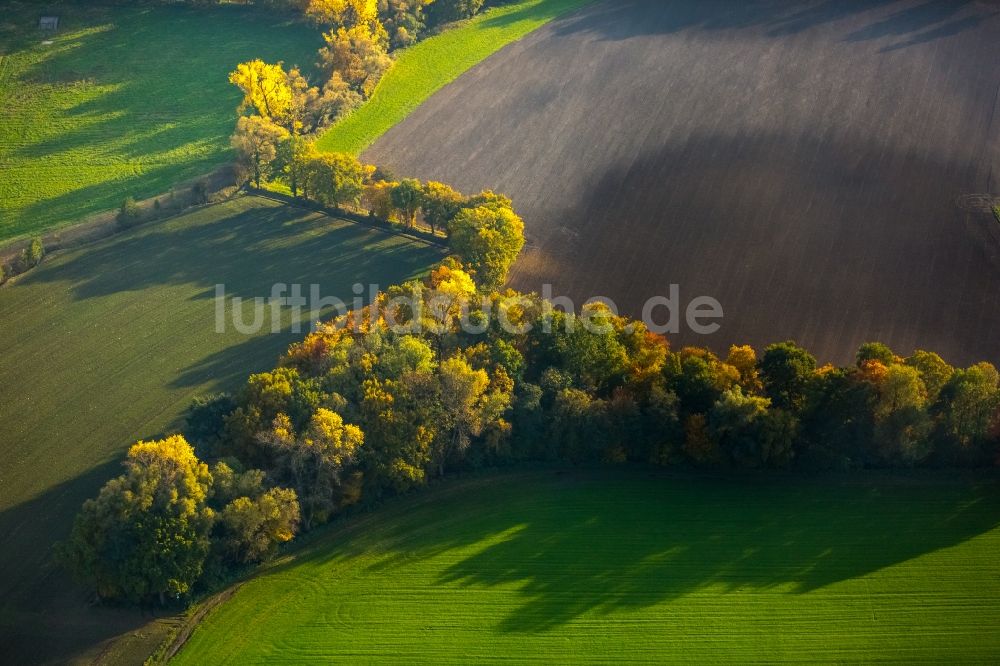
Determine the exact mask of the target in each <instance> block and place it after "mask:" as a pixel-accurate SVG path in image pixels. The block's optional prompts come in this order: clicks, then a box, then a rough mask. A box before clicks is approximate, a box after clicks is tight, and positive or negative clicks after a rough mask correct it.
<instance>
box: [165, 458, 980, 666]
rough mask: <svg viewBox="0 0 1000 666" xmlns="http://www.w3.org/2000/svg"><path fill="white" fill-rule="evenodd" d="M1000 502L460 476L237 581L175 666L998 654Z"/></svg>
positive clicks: (949, 484) (782, 486) (952, 490)
mask: <svg viewBox="0 0 1000 666" xmlns="http://www.w3.org/2000/svg"><path fill="white" fill-rule="evenodd" d="M998 510H1000V484H998V482H997V480H996V479H995V478H989V479H987V478H978V479H977V478H967V479H955V478H951V479H947V480H945V479H941V478H940V477H939V478H936V479H935V478H934V477H932V476H913V477H909V478H907V477H901V476H886V475H874V474H873V475H868V476H862V477H860V478H857V477H856V478H846V477H831V478H813V479H795V478H790V477H781V476H776V477H761V476H757V477H738V476H737V477H732V478H724V477H709V476H696V475H678V474H668V473H659V472H643V471H638V470H628V469H612V470H599V471H593V472H591V471H580V470H568V471H543V472H529V473H506V474H499V475H491V476H488V477H486V478H480V479H473V480H465V481H458V482H449V483H446V484H443V485H442V486H439V487H437V488H436V489H434V490H431V491H428V492H425V493H421V494H417V495H414V496H411V497H408V498H403V499H400V500H396V501H394V502H392V503H390V504H389V505H388V506H386V507H384V508H383V509H380V510H378V511H376V512H374V513H372V514H370V515H367V516H362V517H357V518H354V519H350V520H348V521H346V522H345V523H344V524H343V526H342V527H340V528H333V529H331V531H330V533H329V534H327V535H326V536H325V537H321V538H320V539H319V541H318V542H317V544H316V545H315V546H314V547H312V548H309V549H307V550H306V551H304V552H303V553H302V554H301V555H299V556H298V557H296V558H295V559H293V560H291V561H289V562H286V563H283V564H281V565H279V566H277V567H276V568H275V569H273V570H272V571H270V572H267V573H264V574H263V575H261V576H259V577H257V578H255V579H253V580H251V581H249V582H247V583H245V584H244V585H243V586H242V587H241V588H240V589H239V590H238V591H237V592H236V594H235V595H234V596H233V597H232V599H231V600H230V601H229V602H227V603H225V604H224V605H222V606H221V607H219V608H218V609H217V610H215V611H214V612H213V613H212V614H210V615H209V616H208V618H207V619H206V620H205V621H204V622H203V623H202V625H201V626H200V627H199V628H198V629H197V630H196V631H195V632H194V634H193V635H192V636H191V638H190V640H189V642H188V643H187V645H186V646H185V648H184V649H183V650H182V651H181V653H180V655H179V657H178V659H177V663H179V664H189V663H190V664H200V663H265V662H267V661H269V660H272V659H275V658H280V659H282V660H287V661H330V660H334V661H336V660H338V659H343V660H352V661H357V660H362V661H367V660H372V661H385V662H390V663H392V662H397V663H398V662H400V661H421V662H424V661H426V662H428V663H451V662H468V661H473V662H475V661H482V660H487V659H489V658H495V657H498V656H503V657H504V658H505V659H511V660H515V661H522V660H523V661H540V662H550V663H551V662H553V661H556V662H562V663H570V662H572V663H577V662H594V661H609V662H614V663H619V662H623V661H657V660H658V661H663V660H687V661H694V662H706V661H717V660H720V659H722V660H725V661H743V662H746V661H762V660H765V661H791V662H805V661H815V660H822V661H859V660H861V661H880V660H887V659H888V660H912V659H917V660H920V659H932V660H933V659H944V658H947V659H948V660H950V661H988V660H991V659H993V658H995V657H996V655H997V654H998V653H1000V636H998V635H997V633H996V631H995V627H996V626H997V623H998V622H1000V595H998V593H1000V577H998V573H1000V563H998V562H997V559H996V556H995V554H996V552H997V548H998V546H1000V528H998V523H1000V517H998V516H1000V511H998Z"/></svg>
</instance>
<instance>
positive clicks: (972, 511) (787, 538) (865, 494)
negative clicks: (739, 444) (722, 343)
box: [372, 472, 1000, 632]
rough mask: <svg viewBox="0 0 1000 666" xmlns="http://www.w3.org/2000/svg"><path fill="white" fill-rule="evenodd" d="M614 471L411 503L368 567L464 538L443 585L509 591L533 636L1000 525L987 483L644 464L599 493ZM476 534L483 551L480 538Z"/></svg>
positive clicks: (789, 581) (774, 586)
mask: <svg viewBox="0 0 1000 666" xmlns="http://www.w3.org/2000/svg"><path fill="white" fill-rule="evenodd" d="M575 475H576V473H572V472H571V473H570V476H575ZM609 476H610V477H611V478H615V477H614V476H613V474H612V475H605V476H603V477H602V476H601V475H591V476H589V477H586V476H584V479H583V480H582V481H581V480H571V481H569V482H567V481H566V480H562V481H561V480H559V479H558V478H557V479H555V480H546V481H540V482H539V484H538V487H539V490H540V492H539V493H538V494H537V495H535V494H534V493H526V492H524V487H523V486H519V488H520V490H519V491H518V492H516V493H506V494H505V492H504V491H503V490H500V491H497V490H494V489H490V490H482V491H480V492H479V493H471V492H470V493H468V494H467V497H464V498H463V508H462V509H461V510H458V511H455V506H453V505H450V509H451V511H452V512H454V513H451V514H450V513H449V511H448V509H447V508H446V509H445V510H442V509H441V508H440V507H429V508H427V509H422V510H417V511H415V512H413V513H411V514H410V516H409V517H408V518H407V520H406V521H398V522H394V523H393V524H392V530H393V537H394V540H398V541H397V543H398V548H392V550H391V552H392V553H393V555H392V556H390V557H388V558H386V559H383V560H382V561H380V562H379V563H378V564H377V565H374V566H373V567H372V570H383V569H384V570H391V568H392V567H393V566H397V565H399V564H407V563H411V562H412V560H413V559H420V558H428V557H432V556H435V555H441V554H446V553H447V552H448V551H449V550H452V549H455V548H460V547H461V548H468V547H470V546H473V547H474V548H473V550H476V553H475V554H474V555H471V556H467V557H464V558H463V559H460V560H459V561H457V562H455V563H454V564H452V565H451V566H449V567H448V568H447V569H446V570H445V571H444V573H443V574H442V575H441V576H440V579H439V582H440V583H441V584H459V585H462V586H469V587H494V586H501V585H502V586H504V587H505V589H508V590H509V589H511V586H514V587H515V588H516V589H517V590H519V594H520V595H521V597H522V598H523V603H522V604H521V605H520V607H518V608H517V609H516V610H514V611H513V612H511V613H510V614H509V615H508V616H507V617H505V618H504V619H503V620H502V622H501V624H500V629H501V630H503V631H507V632H535V631H545V630H547V629H551V628H553V627H556V626H558V625H561V624H563V623H565V622H568V621H570V620H572V619H574V618H577V617H579V616H581V615H583V614H585V613H592V612H597V613H610V612H613V611H618V610H629V609H639V608H643V607H647V606H651V605H654V604H658V603H661V602H667V601H670V600H671V599H675V598H678V597H680V596H682V595H687V594H691V593H694V592H698V591H699V590H707V589H711V590H712V592H713V593H722V594H725V593H729V592H736V591H746V590H757V591H771V592H775V593H786V594H802V593H807V592H809V591H812V590H816V589H818V588H822V587H825V586H828V585H834V584H837V583H840V582H845V581H850V580H851V579H854V578H857V577H859V576H865V575H868V574H872V573H874V572H877V571H879V570H881V569H883V568H886V567H890V566H893V565H896V564H900V563H903V562H907V561H909V560H912V559H914V558H917V557H920V556H922V555H925V554H928V553H933V552H934V551H937V550H940V549H942V548H947V547H950V546H954V545H956V544H960V543H962V542H964V541H966V540H968V539H971V538H973V537H975V536H977V535H980V534H983V533H985V532H987V531H989V530H992V529H994V528H996V527H997V526H998V525H1000V486H998V485H997V482H996V481H995V480H980V481H978V482H972V483H968V484H961V483H953V482H950V481H944V482H942V481H941V480H940V479H939V480H938V481H934V480H933V479H932V478H930V477H921V478H923V481H918V482H916V483H913V482H911V481H910V480H906V479H904V478H898V477H897V478H895V479H888V480H885V479H884V478H883V480H881V481H878V480H875V481H861V480H848V481H844V482H835V483H829V482H827V481H820V482H814V481H809V480H802V479H790V478H781V477H776V478H773V479H761V478H746V477H743V478H736V479H718V478H703V479H699V478H691V477H681V478H677V477H670V476H666V475H658V474H655V473H650V474H649V475H648V476H641V475H638V474H637V475H636V476H635V478H633V479H631V480H629V481H627V482H626V483H627V484H628V485H627V489H626V490H623V489H622V485H621V484H622V481H621V480H620V479H619V480H618V481H617V484H618V485H616V487H615V489H614V490H613V491H612V492H611V493H610V495H608V500H607V501H605V493H604V492H602V486H603V485H604V484H605V483H608V478H609ZM928 479H930V480H928ZM495 483H496V484H497V485H502V484H503V477H500V478H498V479H496V480H495ZM538 498H541V499H538ZM455 513H457V515H458V516H460V518H459V520H455V521H453V519H452V518H453V515H455ZM470 523H471V526H470ZM480 542H482V543H483V544H484V546H485V547H483V548H481V549H479V548H477V547H475V546H476V544H478V543H480ZM486 544H489V545H486ZM446 561H447V560H446ZM920 584H921V583H920V582H919V581H914V585H917V586H919V585H920Z"/></svg>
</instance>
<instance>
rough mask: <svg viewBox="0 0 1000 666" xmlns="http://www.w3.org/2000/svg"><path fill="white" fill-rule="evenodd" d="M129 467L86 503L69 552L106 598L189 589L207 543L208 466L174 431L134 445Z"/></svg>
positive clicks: (66, 556) (74, 567) (67, 546)
mask: <svg viewBox="0 0 1000 666" xmlns="http://www.w3.org/2000/svg"><path fill="white" fill-rule="evenodd" d="M125 470H126V471H125V473H124V474H123V475H121V476H119V477H118V478H116V479H112V480H111V481H109V482H108V483H107V484H105V486H104V487H103V488H102V489H101V492H100V494H99V495H98V496H97V497H96V498H95V499H91V500H88V501H87V502H85V503H84V505H83V509H82V510H81V511H80V513H79V515H78V516H77V518H76V522H75V523H74V525H73V531H72V534H71V535H70V539H69V541H68V542H67V543H66V544H65V547H64V549H63V558H64V560H65V561H66V562H67V563H68V565H69V567H70V568H71V569H72V570H73V571H74V573H75V574H76V575H77V576H78V577H79V578H81V579H82V580H84V581H86V582H87V583H88V584H90V585H92V586H93V587H94V589H95V590H96V591H97V593H98V594H99V595H100V596H101V597H103V598H106V599H117V598H123V599H128V600H131V601H136V602H138V601H142V600H146V599H150V598H159V600H160V601H161V603H162V602H164V601H165V600H166V599H167V598H168V597H170V598H174V597H177V596H180V595H183V594H187V593H188V592H190V590H191V586H192V585H194V583H195V581H197V580H198V578H199V576H200V575H201V573H202V567H203V565H204V562H205V558H206V556H207V554H208V551H209V533H210V530H211V528H212V523H213V512H212V510H211V509H210V508H209V507H208V505H207V499H208V495H209V491H210V489H211V485H212V475H211V474H210V473H209V470H208V466H207V465H205V464H204V463H202V462H201V461H200V460H198V458H197V457H195V454H194V449H192V448H191V446H190V445H189V444H188V443H187V442H186V441H185V440H184V438H183V437H181V436H180V435H175V436H173V437H170V438H167V439H164V440H160V441H153V442H138V443H137V444H135V445H133V446H132V447H131V448H130V449H129V451H128V456H127V457H126V459H125Z"/></svg>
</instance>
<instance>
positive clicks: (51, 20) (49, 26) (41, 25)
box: [38, 16, 59, 30]
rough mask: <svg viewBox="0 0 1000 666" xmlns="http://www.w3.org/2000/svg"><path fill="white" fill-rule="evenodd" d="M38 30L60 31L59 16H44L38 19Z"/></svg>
mask: <svg viewBox="0 0 1000 666" xmlns="http://www.w3.org/2000/svg"><path fill="white" fill-rule="evenodd" d="M38 29H39V30H58V29H59V17H58V16H43V17H41V18H40V19H38Z"/></svg>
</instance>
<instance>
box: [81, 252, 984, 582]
mask: <svg viewBox="0 0 1000 666" xmlns="http://www.w3.org/2000/svg"><path fill="white" fill-rule="evenodd" d="M470 265H473V266H476V271H477V272H481V271H482V270H483V269H482V266H481V265H479V264H475V263H473V262H472V260H470ZM501 277H504V276H497V279H498V280H500V278H501ZM500 281H501V282H502V280H500ZM495 284H496V283H494V284H485V283H483V282H482V281H477V280H476V279H474V277H473V271H472V270H471V269H469V268H467V267H466V266H465V265H464V264H463V263H461V262H460V261H458V259H456V258H450V259H448V260H446V261H444V262H443V263H442V264H440V265H439V266H437V267H436V268H435V269H434V270H433V271H432V273H431V274H430V276H429V277H428V278H427V279H426V280H425V281H414V282H409V283H406V284H403V285H400V286H396V287H392V288H390V289H388V290H387V291H386V292H384V293H383V294H380V295H379V297H378V298H377V299H376V301H375V302H374V303H372V304H371V305H369V306H368V307H366V308H364V309H363V310H362V311H360V312H355V313H349V314H347V315H345V316H343V317H342V318H340V319H338V320H336V321H334V322H330V323H328V324H326V325H324V326H321V327H320V329H319V330H317V331H316V332H315V333H312V334H310V335H309V336H308V337H307V338H306V339H305V340H303V341H302V342H300V343H298V344H295V345H293V346H292V347H291V348H290V349H289V350H288V352H287V354H286V355H285V356H284V357H283V358H282V359H281V361H280V363H279V365H278V367H277V368H276V369H274V370H272V371H270V372H264V373H259V374H255V375H252V376H251V377H250V378H249V380H248V381H247V383H246V384H245V386H244V387H243V388H242V389H241V390H240V391H239V392H237V393H236V394H235V395H219V396H214V397H212V398H207V399H203V400H199V401H197V402H196V403H195V404H194V405H193V406H192V408H191V410H190V412H189V417H188V425H187V429H186V433H185V434H186V437H187V439H188V440H189V441H191V442H194V443H195V445H196V446H197V449H198V452H199V454H200V455H201V456H202V457H203V458H205V459H206V460H216V461H221V462H216V463H215V465H214V467H212V468H209V467H208V466H207V464H206V463H203V462H201V461H200V460H198V459H197V458H196V457H195V455H194V453H192V451H191V449H190V447H189V446H188V445H187V443H186V441H185V440H184V439H183V438H181V437H179V436H177V437H173V438H170V439H168V440H164V441H163V442H157V443H140V444H138V445H136V447H133V450H132V451H130V452H129V456H128V459H127V460H126V469H127V471H126V474H125V475H123V476H122V477H120V478H119V479H116V480H114V481H112V482H110V483H109V484H108V485H107V486H106V487H105V488H104V489H103V490H102V491H101V494H100V496H99V497H98V498H97V499H96V500H91V501H90V502H88V503H87V504H86V505H85V506H84V509H83V512H82V513H81V515H80V517H79V518H78V520H77V523H76V526H75V528H74V531H73V536H72V539H71V540H70V543H69V544H68V546H67V547H66V549H65V552H66V554H67V558H68V561H69V562H70V563H71V564H72V566H74V568H75V570H76V571H77V572H78V573H80V574H81V576H82V577H84V578H85V579H86V580H89V581H90V582H91V583H92V584H93V585H94V586H95V588H96V589H97V590H98V591H99V592H100V593H101V595H102V596H105V597H127V598H131V599H140V598H148V597H151V596H152V597H155V596H158V595H177V594H183V593H184V592H186V591H188V590H190V589H192V587H193V586H196V585H198V584H199V582H200V583H201V584H210V583H211V582H212V581H214V580H216V579H218V577H219V576H220V575H221V574H220V572H224V571H225V570H226V568H227V567H232V566H238V565H241V564H245V563H249V562H255V561H259V560H260V559H262V558H264V557H267V556H268V554H270V553H271V552H273V550H274V548H275V547H276V546H277V545H278V544H280V543H281V542H283V541H286V540H288V539H290V538H291V537H292V535H293V534H294V533H295V531H296V529H312V528H314V527H315V526H316V525H319V524H321V523H323V522H326V521H327V520H329V519H330V518H331V517H333V516H335V515H336V514H337V513H338V512H339V511H341V510H343V509H344V508H345V507H347V506H349V505H351V504H354V503H357V502H358V501H361V500H362V499H375V498H379V497H382V496H384V495H386V494H388V493H398V492H405V491H407V490H409V489H411V488H414V487H417V486H420V485H422V484H424V483H426V482H427V481H428V480H429V479H431V478H434V477H440V476H442V475H445V474H447V473H448V472H449V471H450V470H456V469H464V468H470V467H478V466H488V465H502V464H506V463H509V462H512V461H532V460H565V461H571V462H575V463H605V464H615V463H624V462H633V463H642V464H651V465H688V466H699V467H715V468H793V469H794V468H798V469H808V470H817V469H831V468H833V469H854V468H870V467H907V468H908V467H913V466H934V467H937V466H986V465H994V464H997V462H998V457H1000V375H998V373H997V370H996V369H995V368H994V367H993V366H992V365H990V364H988V363H980V364H976V365H973V366H971V367H969V368H954V367H952V366H950V365H948V364H947V363H946V362H945V361H944V360H943V359H941V358H940V357H939V356H938V355H936V354H934V353H931V352H926V351H917V352H915V353H913V354H912V355H910V356H907V357H900V356H898V355H897V354H895V353H894V352H893V351H892V350H891V349H889V348H888V347H886V346H885V345H882V344H878V343H873V344H866V345H863V346H862V347H861V348H860V349H859V351H858V354H857V361H856V363H855V364H854V365H852V366H850V367H840V368H838V367H833V366H830V365H820V364H818V363H817V361H816V359H815V358H814V357H813V356H812V355H810V354H809V353H808V351H807V350H805V349H803V348H801V347H799V346H798V345H796V344H795V343H793V342H783V343H779V344H774V345H771V346H769V347H767V348H766V349H764V350H763V353H762V354H760V355H759V356H758V354H757V352H756V350H754V349H753V348H751V347H749V346H734V347H732V348H731V349H730V350H729V352H728V354H727V355H726V356H725V357H724V358H723V357H720V356H717V355H716V354H714V353H713V352H712V351H710V350H708V349H704V348H694V347H685V348H682V349H679V350H672V349H671V348H670V346H669V344H668V343H667V341H666V340H665V339H664V338H663V337H661V336H659V335H655V334H652V333H650V332H649V331H648V330H647V329H646V328H645V327H644V326H643V325H642V324H641V323H639V322H636V321H633V320H630V319H628V318H625V317H619V316H616V315H615V314H613V313H612V312H610V311H609V310H608V309H607V307H606V306H604V305H602V304H589V305H587V306H585V307H584V308H583V310H582V311H581V312H580V313H564V312H561V311H558V310H554V309H553V308H552V307H551V305H550V304H549V303H547V302H546V301H545V300H544V299H542V298H540V297H539V296H538V295H535V294H521V293H517V292H513V291H510V290H507V291H500V290H498V289H497V288H496V286H495ZM470 324H471V326H470ZM472 329H474V330H472ZM244 469H249V471H241V472H239V473H237V472H235V471H233V470H244Z"/></svg>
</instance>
